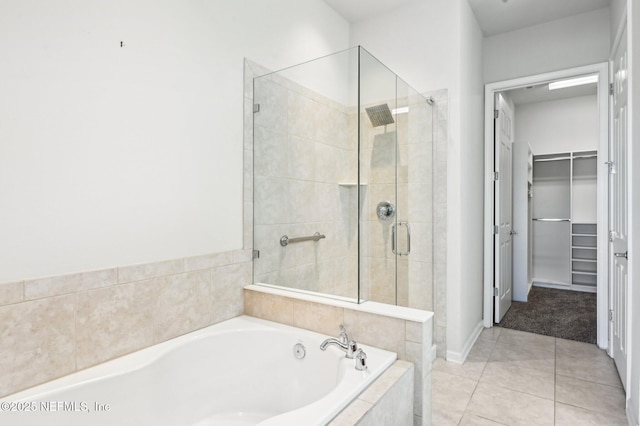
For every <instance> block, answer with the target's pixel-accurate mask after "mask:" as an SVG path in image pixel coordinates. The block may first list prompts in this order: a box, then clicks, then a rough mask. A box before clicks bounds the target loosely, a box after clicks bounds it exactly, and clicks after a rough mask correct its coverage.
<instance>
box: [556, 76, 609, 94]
mask: <svg viewBox="0 0 640 426" xmlns="http://www.w3.org/2000/svg"><path fill="white" fill-rule="evenodd" d="M597 82H598V76H597V75H588V76H586V77H577V78H569V79H567V80H560V81H554V82H552V83H549V90H557V89H565V88H567V87H573V86H582V85H584V84H591V83H597Z"/></svg>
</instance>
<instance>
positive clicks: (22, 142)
mask: <svg viewBox="0 0 640 426" xmlns="http://www.w3.org/2000/svg"><path fill="white" fill-rule="evenodd" d="M0 28H2V29H3V31H2V36H1V37H0V51H2V52H3V61H2V62H3V66H2V67H0V81H2V82H3V83H4V84H3V85H2V87H1V88H0V115H2V117H3V119H2V126H0V141H2V142H1V143H0V199H2V204H3V208H2V209H1V210H0V236H1V237H0V281H5V280H7V281H8V280H17V279H24V278H30V277H35V276H44V275H54V274H61V273H67V272H74V271H79V270H87V269H93V268H100V267H106V266H113V265H123V264H130V263H139V262H146V261H151V260H160V259H166V258H175V257H182V256H189V255H196V254H201V253H209V252H219V251H226V250H231V249H237V248H240V247H241V245H242V170H243V167H242V149H243V146H242V138H243V134H242V133H243V127H242V119H243V112H242V111H243V98H242V91H243V57H248V58H251V59H253V60H254V61H256V62H258V63H261V64H263V65H265V66H267V67H270V68H273V69H277V68H282V67H285V66H288V65H292V64H296V63H299V62H302V61H305V60H308V59H312V58H315V57H318V56H322V55H326V54H329V53H333V52H336V51H339V50H342V49H345V48H346V47H348V43H349V26H348V23H347V22H346V21H345V20H344V19H343V18H341V17H340V16H338V15H337V14H336V13H335V12H334V11H333V10H332V9H331V8H329V7H328V6H327V5H326V4H325V3H323V2H322V1H320V0H304V1H300V0H283V1H278V2H263V1H259V0H250V1H243V2H242V3H239V2H228V1H222V0H216V1H209V2H201V1H196V0H187V1H181V2H174V1H169V0H154V1H151V0H140V1H136V2H126V1H114V2H103V1H97V0H93V1H83V2H77V1H73V0H60V1H56V2H42V1H25V0H7V1H3V2H2V3H1V4H0ZM120 41H123V42H124V47H120Z"/></svg>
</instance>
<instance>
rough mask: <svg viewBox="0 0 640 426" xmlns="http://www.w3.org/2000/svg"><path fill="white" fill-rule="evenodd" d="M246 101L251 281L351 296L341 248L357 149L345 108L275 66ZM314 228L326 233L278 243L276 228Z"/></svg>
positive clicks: (351, 229)
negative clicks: (251, 108) (249, 115)
mask: <svg viewBox="0 0 640 426" xmlns="http://www.w3.org/2000/svg"><path fill="white" fill-rule="evenodd" d="M249 99H250V97H249ZM253 103H255V104H259V110H257V111H255V112H254V113H253V120H254V126H253V132H254V135H253V136H254V142H253V143H254V150H253V177H254V180H253V184H254V185H255V197H254V200H253V202H254V204H253V214H254V221H255V222H254V223H255V224H254V225H253V232H254V248H255V249H257V250H259V251H260V257H259V258H258V259H256V261H255V262H254V274H255V275H254V277H255V281H256V282H264V283H269V284H276V285H281V286H285V287H293V288H297V289H302V290H310V291H315V292H322V293H331V294H335V295H340V296H345V297H351V298H356V297H357V293H356V289H355V287H354V285H353V283H355V282H356V280H355V269H352V270H351V271H349V265H352V264H353V262H350V261H349V259H348V258H347V255H348V253H349V246H350V245H355V241H356V231H357V228H356V226H357V204H356V203H357V199H356V189H355V188H354V187H353V186H349V185H345V183H346V182H355V181H356V180H355V179H356V174H355V170H354V169H353V167H352V169H353V170H352V169H350V167H351V166H352V165H354V164H356V162H357V157H356V150H355V149H353V147H351V146H349V139H348V135H347V125H348V124H347V123H348V114H347V111H346V110H345V108H344V107H343V106H341V105H340V104H338V103H337V102H334V101H331V100H330V99H328V98H326V97H324V96H322V95H319V94H318V93H316V92H312V91H310V90H308V89H305V88H303V87H301V86H299V85H297V84H295V83H293V82H291V81H290V80H287V79H285V78H283V77H281V76H278V75H277V74H272V75H268V76H265V77H261V78H259V79H257V80H255V87H254V100H253ZM316 232H318V233H320V234H322V235H325V236H326V238H325V239H322V240H320V241H318V242H304V243H294V244H290V245H288V246H287V247H282V246H281V245H280V238H281V237H282V236H283V235H287V236H288V237H290V238H295V237H302V236H310V235H313V234H314V233H316ZM350 273H351V276H350Z"/></svg>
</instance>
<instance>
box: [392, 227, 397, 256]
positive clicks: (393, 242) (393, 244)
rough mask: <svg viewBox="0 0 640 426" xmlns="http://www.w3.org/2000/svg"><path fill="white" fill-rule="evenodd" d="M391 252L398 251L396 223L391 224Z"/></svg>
mask: <svg viewBox="0 0 640 426" xmlns="http://www.w3.org/2000/svg"><path fill="white" fill-rule="evenodd" d="M391 252H392V253H393V254H398V253H396V224H395V223H394V224H393V225H391Z"/></svg>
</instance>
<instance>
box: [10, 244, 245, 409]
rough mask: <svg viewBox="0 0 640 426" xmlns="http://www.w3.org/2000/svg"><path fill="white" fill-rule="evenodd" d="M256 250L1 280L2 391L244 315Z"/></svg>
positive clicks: (41, 381) (23, 387)
mask: <svg viewBox="0 0 640 426" xmlns="http://www.w3.org/2000/svg"><path fill="white" fill-rule="evenodd" d="M251 280H252V269H251V250H234V251H228V252H223V253H215V254H207V255H202V256H195V257H187V258H178V259H171V260H165V261H160V262H152V263H145V264H138V265H126V266H119V267H114V268H107V269H101V270H96V271H87V272H79V273H73V274H67V275H59V276H53V277H45V278H36V279H28V280H24V281H13V282H5V283H0V324H3V325H4V327H3V330H2V332H1V333H0V353H2V354H3V356H2V358H0V396H5V395H8V394H11V393H14V392H17V391H20V390H23V389H26V388H28V387H31V386H35V385H37V384H40V383H44V382H46V381H49V380H52V379H55V378H58V377H62V376H64V375H67V374H71V373H74V372H75V371H78V370H81V369H84V368H87V367H90V366H92V365H96V364H99V363H102V362H105V361H108V360H110V359H113V358H116V357H119V356H122V355H125V354H127V353H131V352H134V351H137V350H140V349H143V348H145V347H148V346H151V345H154V344H156V343H160V342H162V341H165V340H168V339H171V338H173V337H176V336H179V335H181V334H185V333H189V332H191V331H194V330H197V329H199V328H202V327H206V326H208V325H211V324H215V323H217V322H221V321H224V320H226V319H229V318H233V317H235V316H238V315H241V314H242V313H243V312H244V301H243V287H245V286H246V285H248V284H250V283H251Z"/></svg>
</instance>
